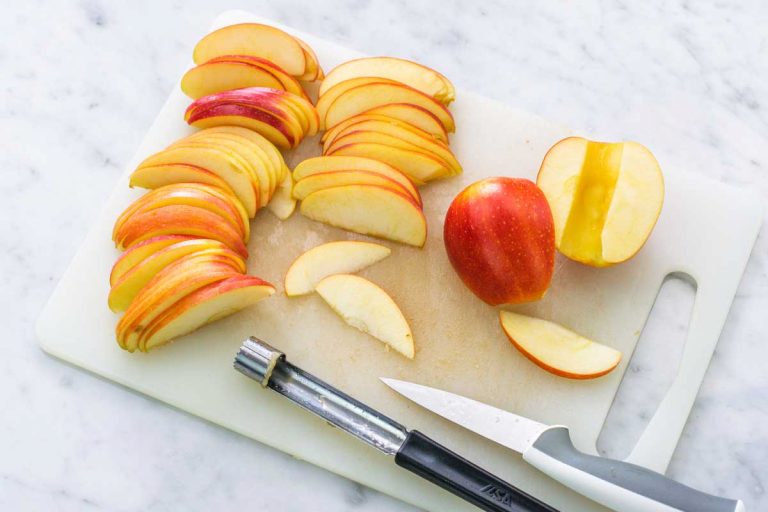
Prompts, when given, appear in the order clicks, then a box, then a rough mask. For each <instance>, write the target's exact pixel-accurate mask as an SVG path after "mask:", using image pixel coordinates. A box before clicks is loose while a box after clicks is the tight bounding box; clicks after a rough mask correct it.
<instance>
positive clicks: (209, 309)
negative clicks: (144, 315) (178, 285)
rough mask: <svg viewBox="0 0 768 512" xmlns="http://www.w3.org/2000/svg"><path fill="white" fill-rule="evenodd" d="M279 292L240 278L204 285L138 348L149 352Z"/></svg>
mask: <svg viewBox="0 0 768 512" xmlns="http://www.w3.org/2000/svg"><path fill="white" fill-rule="evenodd" d="M273 293H275V287H274V286H272V285H271V284H270V283H268V282H266V281H264V280H262V279H259V278H258V277H254V276H249V275H236V276H232V277H229V278H227V279H224V280H223V281H218V282H215V283H211V284H209V285H207V286H204V287H202V288H200V289H198V290H196V291H194V292H192V293H191V294H189V295H187V296H186V297H184V298H183V299H181V300H179V301H178V302H176V303H175V304H173V306H171V307H169V308H168V309H167V310H166V311H165V312H164V313H163V314H162V315H161V316H159V317H158V318H157V319H155V321H153V322H152V324H151V325H150V326H149V328H148V329H146V330H145V331H144V332H143V333H142V336H141V338H140V340H139V345H138V348H139V350H141V351H143V352H147V351H149V350H152V349H153V348H156V347H158V346H160V345H163V344H165V343H167V342H169V341H171V340H173V339H175V338H178V337H179V336H183V335H185V334H188V333H190V332H192V331H194V330H196V329H198V328H200V327H202V326H204V325H206V324H209V323H211V322H214V321H216V320H219V319H221V318H224V317H225V316H228V315H231V314H233V313H236V312H238V311H240V310H242V309H245V308H247V307H249V306H252V305H253V304H255V303H257V302H259V301H261V300H263V299H265V298H267V297H269V296H270V295H272V294H273Z"/></svg>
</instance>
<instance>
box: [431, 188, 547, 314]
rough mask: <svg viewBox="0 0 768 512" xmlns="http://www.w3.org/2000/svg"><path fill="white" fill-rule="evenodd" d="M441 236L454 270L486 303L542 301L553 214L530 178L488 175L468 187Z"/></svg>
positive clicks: (448, 216) (451, 209)
mask: <svg viewBox="0 0 768 512" xmlns="http://www.w3.org/2000/svg"><path fill="white" fill-rule="evenodd" d="M443 239H444V241H445V250H446V252H447V253H448V259H449V260H450V262H451V265H453V268H454V270H456V273H457V274H458V275H459V277H460V278H461V280H462V281H463V282H464V284H465V285H466V286H467V288H469V289H470V290H471V291H472V292H473V293H474V294H475V295H477V296H478V297H479V298H480V299H482V300H483V301H485V302H487V303H488V304H491V305H494V306H495V305H497V304H504V303H507V304H510V303H520V302H529V301H533V300H538V299H540V298H541V297H542V296H543V295H544V293H546V291H547V288H548V287H549V283H550V281H551V279H552V273H553V271H554V266H555V233H554V226H553V223H552V214H551V213H550V210H549V204H548V203H547V200H546V198H545V197H544V194H543V193H542V192H541V190H539V188H538V187H537V186H536V185H535V184H534V183H533V182H531V181H529V180H525V179H519V178H488V179H485V180H481V181H478V182H476V183H473V184H472V185H470V186H469V187H467V188H465V189H464V190H463V191H461V192H460V193H459V194H458V195H457V196H456V198H455V199H454V200H453V202H452V203H451V206H450V207H449V208H448V213H447V214H446V216H445V223H444V226H443Z"/></svg>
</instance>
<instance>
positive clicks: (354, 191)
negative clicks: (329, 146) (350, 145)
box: [300, 185, 427, 247]
mask: <svg viewBox="0 0 768 512" xmlns="http://www.w3.org/2000/svg"><path fill="white" fill-rule="evenodd" d="M300 211H301V213H302V215H304V216H305V217H308V218H310V219H312V220H316V221H320V222H324V223H326V224H330V225H332V226H336V227H339V228H342V229H347V230H349V231H354V232H356V233H360V234H363V235H372V236H376V237H379V238H386V239H388V240H393V241H395V242H402V243H405V244H409V245H413V246H416V247H422V246H423V245H424V242H425V241H426V239H427V221H426V219H425V218H424V213H423V212H422V211H421V208H420V207H419V205H418V204H416V203H415V202H414V201H413V200H412V199H411V198H410V197H408V196H407V195H405V194H400V193H397V192H394V191H392V190H389V189H386V188H382V187H379V186H376V185H345V186H342V187H333V188H326V189H323V190H318V191H317V192H314V193H312V194H309V195H308V196H307V197H306V198H305V199H304V200H303V201H302V202H301V209H300Z"/></svg>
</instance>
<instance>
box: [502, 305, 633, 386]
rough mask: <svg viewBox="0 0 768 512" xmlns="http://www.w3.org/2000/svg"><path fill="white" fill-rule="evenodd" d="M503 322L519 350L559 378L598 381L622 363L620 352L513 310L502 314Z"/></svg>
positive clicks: (508, 334)
mask: <svg viewBox="0 0 768 512" xmlns="http://www.w3.org/2000/svg"><path fill="white" fill-rule="evenodd" d="M499 319H500V321H501V327H502V329H504V333H505V334H506V335H507V337H508V338H509V341H511V342H512V344H513V345H514V346H515V348H517V349H518V350H519V351H520V352H522V353H523V355H524V356H525V357H527V358H528V359H530V360H531V361H533V362H534V363H535V364H536V365H538V366H540V367H541V368H543V369H545V370H547V371H548V372H551V373H554V374H555V375H559V376H561V377H567V378H569V379H594V378H597V377H601V376H603V375H605V374H607V373H609V372H610V371H611V370H613V369H614V368H616V366H618V364H619V362H620V361H621V352H619V351H618V350H615V349H613V348H610V347H607V346H605V345H601V344H600V343H595V342H594V341H591V340H588V339H587V338H584V337H583V336H580V335H578V334H576V333H575V332H573V331H570V330H568V329H566V328H565V327H562V326H560V325H558V324H556V323H553V322H547V321H546V320H541V319H539V318H532V317H529V316H525V315H519V314H517V313H512V312H510V311H501V312H500V313H499Z"/></svg>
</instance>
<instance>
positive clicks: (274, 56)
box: [193, 23, 307, 76]
mask: <svg viewBox="0 0 768 512" xmlns="http://www.w3.org/2000/svg"><path fill="white" fill-rule="evenodd" d="M222 55H252V56H254V57H261V58H264V59H267V60H270V61H272V62H274V63H275V64H277V65H278V66H280V67H281V68H283V69H284V70H286V71H287V72H288V73H290V74H291V75H293V76H301V75H303V74H304V73H305V70H306V66H307V61H306V57H305V55H304V51H303V50H302V48H301V45H300V44H299V43H298V41H297V40H296V39H295V38H294V37H293V36H291V35H290V34H288V33H286V32H283V31H282V30H280V29H278V28H275V27H270V26H269V25H262V24H260V23H240V24H237V25H229V26H227V27H224V28H220V29H219V30H216V31H214V32H211V33H210V34H208V35H207V36H205V37H204V38H202V39H201V40H200V42H198V43H197V46H195V50H194V53H193V59H194V61H195V64H202V63H203V62H206V61H208V60H211V59H213V58H214V57H221V56H222Z"/></svg>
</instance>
